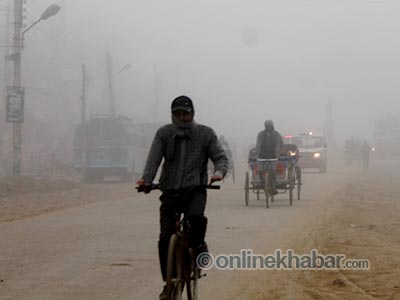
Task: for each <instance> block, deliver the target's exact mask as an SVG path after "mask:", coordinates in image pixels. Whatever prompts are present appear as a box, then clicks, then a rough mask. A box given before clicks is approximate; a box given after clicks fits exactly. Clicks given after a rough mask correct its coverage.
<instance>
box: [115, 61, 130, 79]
mask: <svg viewBox="0 0 400 300" xmlns="http://www.w3.org/2000/svg"><path fill="white" fill-rule="evenodd" d="M130 68H132V65H131V64H126V65H125V66H123V67H122V68H121V70H119V71H118V72H117V74H115V76H117V75H119V74H121V73H122V72H124V71H126V70H129V69H130ZM115 76H114V77H115Z"/></svg>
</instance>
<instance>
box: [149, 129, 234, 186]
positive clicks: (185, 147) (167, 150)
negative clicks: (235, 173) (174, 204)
mask: <svg viewBox="0 0 400 300" xmlns="http://www.w3.org/2000/svg"><path fill="white" fill-rule="evenodd" d="M209 158H210V159H211V160H212V161H213V163H214V166H215V173H214V174H216V175H220V176H225V175H226V172H227V170H228V159H227V157H226V154H225V152H224V150H223V149H222V147H221V145H220V144H219V142H218V138H217V135H216V134H215V132H214V131H213V130H212V129H211V128H210V127H207V126H204V125H200V124H194V126H193V128H191V129H179V128H178V127H177V126H175V125H174V124H168V125H165V126H163V127H161V128H160V129H159V130H158V131H157V133H156V135H155V137H154V140H153V143H152V145H151V148H150V152H149V155H148V157H147V162H146V166H145V169H144V172H143V179H144V180H145V182H146V184H150V183H152V182H153V180H154V178H155V176H156V173H157V170H158V168H159V166H160V164H161V161H162V159H164V163H163V166H162V172H161V177H160V189H161V190H162V191H163V192H168V191H177V190H181V189H190V188H193V187H196V186H200V185H206V184H207V183H208V174H207V163H208V159H209Z"/></svg>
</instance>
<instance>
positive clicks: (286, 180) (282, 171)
mask: <svg viewBox="0 0 400 300" xmlns="http://www.w3.org/2000/svg"><path fill="white" fill-rule="evenodd" d="M299 157H300V155H299V151H298V148H297V146H296V145H293V144H286V145H284V147H283V149H282V153H281V156H280V157H279V158H276V159H258V158H257V157H256V153H255V149H251V150H250V152H249V160H248V163H249V171H247V172H246V175H245V184H244V191H245V197H244V198H245V204H246V206H248V205H249V198H250V192H252V193H254V194H256V197H257V200H260V194H264V195H265V205H266V207H267V208H269V202H270V200H271V202H272V203H273V202H274V194H273V193H272V190H271V176H269V173H270V170H271V169H270V168H272V167H275V168H276V189H277V190H278V194H284V193H286V192H289V204H290V205H293V193H294V190H295V188H297V200H300V198H301V197H300V194H301V186H302V181H301V169H300V167H299V166H298V159H299Z"/></svg>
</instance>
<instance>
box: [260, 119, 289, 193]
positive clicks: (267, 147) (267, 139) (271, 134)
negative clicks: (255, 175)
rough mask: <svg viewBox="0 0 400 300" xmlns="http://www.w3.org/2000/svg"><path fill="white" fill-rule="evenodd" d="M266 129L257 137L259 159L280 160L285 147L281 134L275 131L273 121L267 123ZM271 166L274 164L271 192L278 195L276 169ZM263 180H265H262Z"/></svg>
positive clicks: (265, 124) (271, 173)
mask: <svg viewBox="0 0 400 300" xmlns="http://www.w3.org/2000/svg"><path fill="white" fill-rule="evenodd" d="M264 127H265V129H264V130H263V131H261V132H259V133H258V136H257V145H256V154H257V158H260V159H275V158H279V154H280V152H281V149H282V146H283V139H282V136H281V135H280V134H279V132H278V131H276V130H275V127H274V123H273V122H272V121H271V120H267V121H265V122H264ZM271 164H272V167H271V170H270V176H271V182H270V184H271V192H272V194H274V195H275V194H277V193H278V191H277V190H276V168H275V164H274V163H271ZM260 174H262V172H260ZM260 176H262V175H260ZM261 180H264V179H263V178H261ZM264 184H267V183H264Z"/></svg>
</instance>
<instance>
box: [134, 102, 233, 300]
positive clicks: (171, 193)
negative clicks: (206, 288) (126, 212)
mask: <svg viewBox="0 0 400 300" xmlns="http://www.w3.org/2000/svg"><path fill="white" fill-rule="evenodd" d="M171 112H172V124H168V125H165V126H163V127H161V128H160V129H159V130H158V131H157V133H156V135H155V137H154V140H153V143H152V145H151V148H150V152H149V155H148V158H147V162H146V166H145V169H144V172H143V177H142V179H140V180H139V181H138V182H137V184H138V186H139V187H142V188H144V189H145V192H147V193H148V192H149V191H150V186H151V184H152V183H153V180H154V178H155V176H156V173H157V170H158V168H159V166H160V164H161V161H162V159H164V163H163V166H162V172H161V176H160V185H159V186H160V189H161V191H162V195H161V197H160V201H161V206H160V237H159V242H158V251H159V259H160V267H161V274H162V277H163V280H164V281H165V280H166V272H167V258H168V246H169V241H170V238H171V235H172V234H173V233H174V231H175V214H176V213H177V212H181V211H182V210H183V211H184V212H185V215H186V218H187V220H188V221H189V224H190V232H189V243H190V246H191V247H192V248H193V249H195V251H196V252H197V254H199V253H201V252H205V251H208V249H207V245H206V243H205V241H204V238H205V234H206V228H207V218H206V217H205V216H204V210H205V206H206V199H207V192H206V189H205V186H206V185H207V181H208V174H207V162H208V159H211V160H212V162H213V163H214V168H215V171H214V175H213V176H212V177H211V179H210V184H212V183H213V182H216V181H221V180H222V179H223V178H224V176H225V175H226V172H227V169H228V159H227V157H226V155H225V152H224V150H223V149H222V147H221V145H220V144H219V142H218V138H217V136H216V134H215V132H214V131H213V130H212V129H211V128H210V127H207V126H204V125H200V124H197V123H196V122H195V121H194V120H193V116H194V107H193V103H192V100H191V99H190V98H188V97H186V96H180V97H178V98H176V99H174V101H173V102H172V105H171ZM164 299H168V294H167V291H166V286H164V288H163V291H162V292H161V294H160V300H164Z"/></svg>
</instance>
